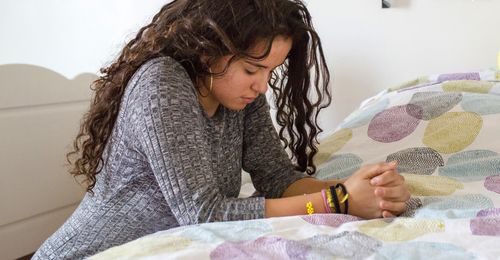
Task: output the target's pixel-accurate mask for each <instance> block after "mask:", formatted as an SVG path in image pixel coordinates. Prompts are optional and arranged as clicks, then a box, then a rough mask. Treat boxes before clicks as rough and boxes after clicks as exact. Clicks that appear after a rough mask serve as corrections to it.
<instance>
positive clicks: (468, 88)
mask: <svg viewBox="0 0 500 260" xmlns="http://www.w3.org/2000/svg"><path fill="white" fill-rule="evenodd" d="M493 85H495V83H493V82H488V81H473V80H456V81H448V82H444V83H443V85H442V86H441V87H442V88H443V90H444V91H451V92H460V91H462V92H472V93H488V92H490V90H491V88H492V87H493Z"/></svg>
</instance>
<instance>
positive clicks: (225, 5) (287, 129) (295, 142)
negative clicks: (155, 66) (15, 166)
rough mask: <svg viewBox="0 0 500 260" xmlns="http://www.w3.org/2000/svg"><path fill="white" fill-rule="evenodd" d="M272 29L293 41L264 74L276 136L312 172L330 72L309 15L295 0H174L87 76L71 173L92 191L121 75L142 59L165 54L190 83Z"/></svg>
mask: <svg viewBox="0 0 500 260" xmlns="http://www.w3.org/2000/svg"><path fill="white" fill-rule="evenodd" d="M277 36H286V37H290V38H291V39H292V41H293V42H292V49H291V50H290V53H289V55H288V57H287V60H286V61H285V63H284V65H282V66H280V67H279V68H277V69H276V70H275V71H274V72H273V74H272V76H271V79H270V80H269V85H270V87H271V89H272V91H273V93H274V101H275V105H276V108H277V114H276V121H277V123H278V125H279V126H280V130H279V136H280V139H281V140H282V142H283V144H284V147H285V148H289V149H290V151H291V154H292V159H293V160H294V162H295V165H296V170H299V171H307V173H309V174H314V172H315V171H316V167H315V165H314V164H313V157H314V155H315V154H316V153H317V148H316V144H317V139H316V138H317V135H318V134H319V133H320V132H321V131H322V130H321V128H320V127H319V126H318V122H317V121H318V113H319V111H320V110H321V109H323V108H325V107H326V106H328V105H329V104H330V102H331V95H330V92H329V89H328V83H329V80H330V75H329V71H328V68H327V66H326V62H325V57H324V55H323V50H322V47H321V42H320V39H319V37H318V35H317V33H316V31H315V30H314V28H313V26H312V23H311V16H310V14H309V12H308V10H307V8H306V7H305V5H304V4H303V3H302V2H301V1H300V0H174V1H172V2H170V3H168V4H166V5H165V6H163V8H162V9H161V10H160V12H159V13H157V14H156V15H155V16H154V18H153V20H152V22H151V23H150V24H148V25H146V26H144V27H143V28H142V29H140V31H139V32H138V33H137V36H136V37H135V38H134V39H132V40H131V41H130V42H128V44H127V45H126V46H125V47H124V48H123V50H122V52H121V53H120V55H119V57H118V58H117V60H116V61H114V62H113V63H112V64H111V65H110V66H108V67H106V68H103V69H101V73H102V76H101V77H100V78H99V79H97V80H96V81H95V82H94V83H93V85H92V89H93V90H94V91H95V95H94V97H93V100H92V102H91V107H90V110H89V111H88V112H87V113H86V114H85V116H84V118H83V121H82V124H81V126H80V131H79V133H78V135H77V137H76V140H75V141H74V143H73V148H74V150H73V151H72V152H70V153H68V155H67V159H68V161H69V162H70V164H72V169H71V174H72V175H74V176H75V177H76V176H83V177H84V178H85V181H86V182H87V185H88V186H87V191H89V192H91V191H92V189H93V187H94V185H95V182H96V175H97V174H98V173H99V172H100V171H101V170H102V167H103V165H104V163H105V162H104V160H103V158H102V156H103V152H104V149H105V146H106V143H107V141H108V139H109V137H110V135H111V132H112V130H113V126H114V123H115V121H116V118H117V115H118V111H119V108H120V102H121V98H122V96H123V93H124V90H125V88H126V86H127V82H128V81H129V79H130V78H131V77H132V75H133V74H134V72H135V71H136V70H137V69H138V68H139V67H140V66H141V65H142V64H144V63H145V62H147V61H148V60H150V59H152V58H156V57H160V56H170V57H172V58H174V59H175V60H177V61H178V62H180V63H181V64H182V66H183V67H184V68H185V69H186V71H187V72H188V74H189V76H190V77H191V80H192V81H193V82H194V83H197V82H198V81H199V80H201V79H203V78H204V77H206V76H207V75H209V74H210V73H209V72H208V71H207V70H208V66H209V64H210V63H212V62H214V61H216V60H217V59H219V58H221V57H222V56H226V55H233V57H232V59H231V61H234V60H236V59H240V58H253V59H263V58H265V57H266V56H267V55H268V54H269V52H270V48H271V43H272V41H273V39H274V38H275V37H277ZM259 40H265V41H267V43H268V44H267V46H268V47H267V51H266V52H265V53H264V55H263V56H260V57H254V56H251V54H250V53H249V50H250V49H251V47H253V46H254V45H255V44H256V43H257V41H259ZM202 56H203V57H208V61H207V60H206V59H204V60H202V58H201V57H202ZM228 66H229V65H228ZM311 75H314V77H312V76H311ZM198 85H199V84H195V86H198ZM312 97H314V98H312ZM73 160H74V162H73Z"/></svg>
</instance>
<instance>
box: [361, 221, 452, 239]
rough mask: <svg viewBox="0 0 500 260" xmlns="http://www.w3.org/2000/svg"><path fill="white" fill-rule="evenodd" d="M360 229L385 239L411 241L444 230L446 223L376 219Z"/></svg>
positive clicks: (367, 233) (367, 222) (364, 224)
mask: <svg viewBox="0 0 500 260" xmlns="http://www.w3.org/2000/svg"><path fill="white" fill-rule="evenodd" d="M358 228H359V231H360V232H362V233H364V234H366V235H369V236H371V237H374V238H376V239H379V240H383V241H409V240H413V239H415V238H417V237H419V236H422V235H425V234H428V233H439V232H444V230H445V224H444V221H441V220H432V219H412V218H396V219H375V220H369V221H366V222H365V223H363V224H360V225H359V226H358Z"/></svg>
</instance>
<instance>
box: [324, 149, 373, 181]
mask: <svg viewBox="0 0 500 260" xmlns="http://www.w3.org/2000/svg"><path fill="white" fill-rule="evenodd" d="M362 164H363V159H361V158H360V157H359V156H357V155H355V154H338V155H334V156H332V157H331V158H330V159H329V160H328V161H327V162H325V163H324V164H323V165H322V166H321V167H320V168H319V169H318V170H317V171H316V175H315V177H316V178H318V179H342V178H345V177H348V176H350V175H352V174H353V173H354V172H356V171H357V170H359V169H360V168H361V165H362Z"/></svg>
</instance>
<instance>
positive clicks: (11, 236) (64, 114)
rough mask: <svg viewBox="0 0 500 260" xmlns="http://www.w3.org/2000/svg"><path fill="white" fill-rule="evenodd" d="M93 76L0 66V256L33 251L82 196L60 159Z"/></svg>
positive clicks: (73, 133)
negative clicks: (64, 74)
mask: <svg viewBox="0 0 500 260" xmlns="http://www.w3.org/2000/svg"><path fill="white" fill-rule="evenodd" d="M96 78H97V76H96V75H93V74H90V73H85V74H80V75H78V76H77V77H76V78H74V79H71V80H70V79H67V78H65V77H64V76H62V75H60V74H59V73H57V72H54V71H52V70H49V69H46V68H43V67H39V66H33V65H25V64H8V65H0V166H1V168H0V180H1V181H0V205H1V206H0V208H1V210H0V252H2V257H5V258H6V259H15V258H17V257H21V256H23V255H26V254H29V253H31V252H33V251H35V250H36V249H37V248H38V247H39V246H40V244H41V243H42V242H43V241H44V240H45V239H46V238H47V237H48V236H49V235H50V234H52V233H53V232H54V231H55V230H56V229H57V228H58V227H59V226H60V225H61V224H62V223H63V222H64V220H65V219H66V218H67V217H68V216H69V214H71V212H72V211H73V210H74V208H75V206H76V204H77V203H78V202H79V201H80V200H81V198H82V196H83V194H84V188H83V187H81V186H80V185H79V184H78V183H77V182H76V181H75V180H74V179H73V177H72V176H70V175H69V174H68V169H67V164H66V159H65V155H66V153H67V152H68V151H69V148H70V144H71V143H72V141H73V139H74V137H75V136H76V134H77V131H78V127H79V122H80V120H81V118H82V115H83V113H84V112H85V111H86V110H87V109H88V106H89V101H90V97H91V91H90V84H91V82H93V81H94V80H95V79H96Z"/></svg>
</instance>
